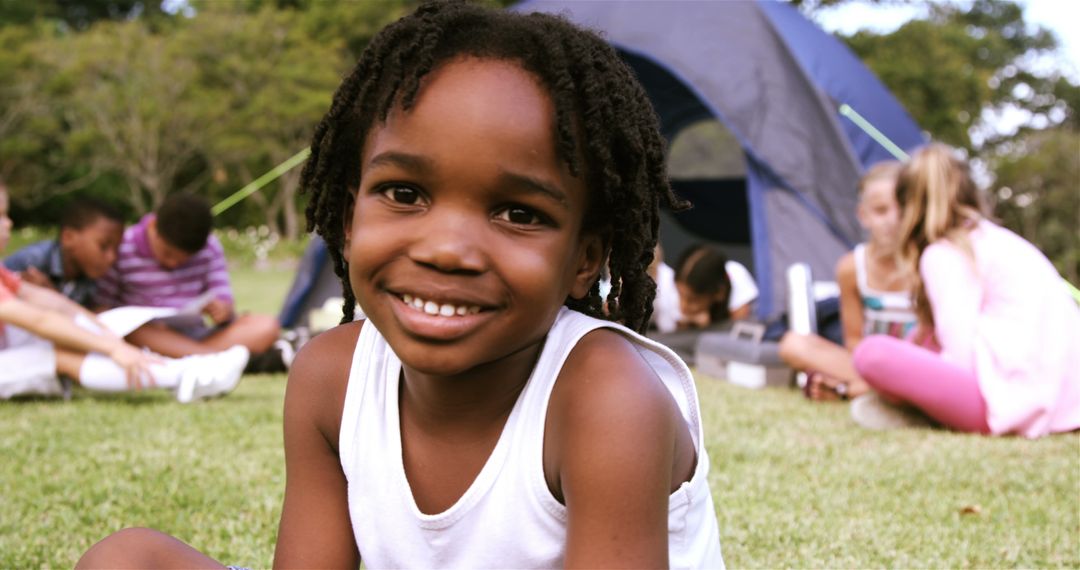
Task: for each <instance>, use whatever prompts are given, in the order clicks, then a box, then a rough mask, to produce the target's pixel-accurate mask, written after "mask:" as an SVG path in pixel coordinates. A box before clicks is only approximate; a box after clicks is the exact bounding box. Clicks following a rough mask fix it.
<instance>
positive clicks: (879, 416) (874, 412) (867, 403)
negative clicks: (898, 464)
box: [851, 392, 935, 430]
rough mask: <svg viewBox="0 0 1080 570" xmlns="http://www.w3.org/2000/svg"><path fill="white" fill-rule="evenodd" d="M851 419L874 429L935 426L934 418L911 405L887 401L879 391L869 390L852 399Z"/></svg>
mask: <svg viewBox="0 0 1080 570" xmlns="http://www.w3.org/2000/svg"><path fill="white" fill-rule="evenodd" d="M851 419H853V420H855V423H857V424H859V425H860V426H862V427H864V428H867V429H873V430H887V429H899V428H926V427H933V426H934V425H935V424H934V422H933V420H931V419H930V418H928V417H926V416H925V415H924V414H923V413H922V412H920V411H919V410H917V409H915V408H913V407H911V406H900V405H896V404H892V403H889V402H886V401H885V399H884V398H882V397H881V396H880V395H878V393H877V392H867V393H866V394H863V395H862V396H859V397H857V398H855V399H854V400H852V401H851Z"/></svg>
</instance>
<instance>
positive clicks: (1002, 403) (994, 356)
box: [851, 143, 1080, 438]
mask: <svg viewBox="0 0 1080 570" xmlns="http://www.w3.org/2000/svg"><path fill="white" fill-rule="evenodd" d="M896 195H897V198H898V200H899V202H900V205H901V209H902V210H903V214H902V216H901V218H900V231H899V232H898V235H899V239H898V244H899V246H898V249H899V251H900V263H901V267H904V268H905V269H906V270H907V271H908V274H909V275H912V276H913V279H914V284H913V285H912V289H913V290H914V295H913V297H914V299H915V303H914V306H915V314H916V315H917V317H918V323H919V325H918V326H919V334H917V335H915V336H916V340H918V341H919V342H918V344H917V343H913V342H906V341H904V340H901V339H897V338H895V337H891V336H888V335H869V336H867V337H866V338H864V339H863V340H862V342H860V343H859V345H858V346H857V347H856V348H855V352H854V353H853V356H852V358H853V360H854V364H855V370H856V371H857V372H858V373H859V376H861V377H862V378H863V379H865V380H866V382H867V384H869V385H870V387H871V388H873V390H874V391H873V392H870V393H867V394H864V395H863V396H860V397H859V398H858V399H856V400H855V401H854V402H853V403H852V409H851V414H852V417H853V418H854V419H855V420H856V422H857V423H859V424H860V425H863V426H866V427H872V428H879V427H880V428H884V427H891V426H895V425H903V422H902V421H900V422H898V421H894V420H897V419H901V418H902V417H903V416H902V415H901V414H903V412H904V406H910V407H913V408H915V409H917V410H919V411H921V412H922V413H924V414H926V415H927V416H929V417H930V418H932V419H933V420H935V421H936V422H938V423H940V424H941V425H943V426H945V427H947V428H950V429H954V430H957V431H963V432H972V433H982V434H993V435H1005V434H1015V435H1020V436H1023V437H1028V438H1036V437H1042V436H1044V435H1048V434H1052V433H1061V432H1068V431H1073V430H1076V429H1078V428H1080V308H1078V307H1077V306H1076V303H1075V302H1073V300H1072V299H1071V298H1070V296H1069V292H1068V289H1067V288H1066V287H1065V285H1064V283H1063V282H1062V279H1061V276H1060V275H1058V272H1057V270H1056V269H1055V268H1054V265H1053V264H1052V263H1050V260H1049V259H1047V258H1046V256H1045V255H1043V253H1042V252H1041V251H1039V250H1038V248H1036V247H1035V246H1034V245H1032V244H1031V243H1029V242H1028V241H1026V240H1024V238H1022V237H1020V236H1018V235H1016V234H1015V233H1013V232H1011V231H1009V230H1007V229H1005V228H1003V227H1001V226H999V225H997V224H995V223H994V222H992V221H990V220H989V219H988V218H987V217H986V215H985V214H984V213H983V204H982V200H981V198H980V195H979V189H978V187H977V186H976V184H975V181H974V180H973V179H972V177H971V171H970V168H969V166H968V163H967V161H965V160H964V159H963V158H960V157H959V156H958V155H957V153H956V151H954V150H953V149H952V148H950V147H948V146H946V145H943V144H940V143H932V144H929V145H927V146H924V147H922V148H920V149H918V150H916V151H915V152H914V153H912V155H911V159H910V160H909V161H908V162H907V163H906V164H905V165H904V168H903V170H901V172H900V176H899V182H898V183H897V190H896ZM926 337H929V339H928V338H926Z"/></svg>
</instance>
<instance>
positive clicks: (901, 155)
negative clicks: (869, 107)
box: [839, 103, 908, 162]
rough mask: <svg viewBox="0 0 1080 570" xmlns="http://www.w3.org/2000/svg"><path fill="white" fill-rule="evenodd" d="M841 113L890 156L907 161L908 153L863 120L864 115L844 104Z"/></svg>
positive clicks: (841, 106)
mask: <svg viewBox="0 0 1080 570" xmlns="http://www.w3.org/2000/svg"><path fill="white" fill-rule="evenodd" d="M839 111H840V114H841V115H843V116H844V117H847V118H848V119H850V120H851V122H852V123H855V126H857V127H859V128H860V129H862V130H863V132H865V133H866V134H867V135H870V138H872V139H874V140H875V141H877V143H878V144H880V145H881V146H882V147H884V148H885V150H887V151H889V154H891V155H893V156H895V157H896V160H899V161H901V162H906V161H907V159H908V153H906V152H904V151H903V150H901V149H900V147H898V146H896V143H894V142H892V141H891V140H889V137H887V136H885V133H882V132H881V131H879V130H877V128H876V127H874V125H871V124H870V121H867V120H866V119H865V118H863V116H862V115H860V114H859V112H858V111H856V110H855V109H852V108H851V105H848V104H847V103H844V104H842V105H840V110H839Z"/></svg>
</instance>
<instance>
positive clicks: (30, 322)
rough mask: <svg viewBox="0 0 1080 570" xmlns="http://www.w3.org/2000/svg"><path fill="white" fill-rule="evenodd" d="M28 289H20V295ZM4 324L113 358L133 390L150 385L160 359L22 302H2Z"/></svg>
mask: <svg viewBox="0 0 1080 570" xmlns="http://www.w3.org/2000/svg"><path fill="white" fill-rule="evenodd" d="M26 287H27V285H26V284H25V283H24V284H23V285H22V286H20V287H19V292H20V294H21V293H22V291H23V289H25V288H26ZM0 322H5V323H11V324H12V325H15V326H17V327H19V328H22V329H26V330H27V331H28V332H30V333H33V334H35V335H37V336H39V337H41V338H43V339H45V340H48V341H50V342H52V343H53V344H55V345H57V346H60V347H63V348H68V349H74V350H76V351H79V352H98V353H101V354H105V355H107V356H109V357H110V358H112V359H113V360H114V361H115V362H116V363H117V364H119V365H120V366H121V367H122V368H124V370H125V371H126V372H127V375H128V383H129V385H131V387H132V388H139V387H141V386H142V385H150V384H152V383H153V378H152V377H151V376H150V375H149V374H148V373H147V372H146V370H147V368H148V367H149V366H150V365H151V364H152V363H154V362H155V361H156V360H157V358H156V357H153V356H151V355H148V354H145V353H143V352H142V351H141V350H139V349H137V348H135V347H134V346H131V345H130V344H128V343H126V342H124V341H123V339H120V338H119V337H116V336H114V335H112V334H95V333H92V332H90V331H88V330H86V329H84V328H82V327H80V326H78V325H76V324H75V322H74V321H73V320H72V319H71V318H70V317H68V316H67V315H64V314H61V313H58V312H56V311H53V310H49V309H47V308H41V307H37V306H35V305H33V304H31V303H28V302H26V301H24V300H22V299H20V298H11V299H7V300H5V301H0Z"/></svg>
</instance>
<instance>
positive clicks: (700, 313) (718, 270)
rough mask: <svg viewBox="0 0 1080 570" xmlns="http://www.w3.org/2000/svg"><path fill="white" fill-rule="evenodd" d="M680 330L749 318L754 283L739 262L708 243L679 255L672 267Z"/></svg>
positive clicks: (755, 286) (753, 296)
mask: <svg viewBox="0 0 1080 570" xmlns="http://www.w3.org/2000/svg"><path fill="white" fill-rule="evenodd" d="M675 287H676V289H677V290H678V291H679V308H680V311H681V312H682V315H683V317H682V320H681V321H680V322H679V327H680V328H691V329H701V328H708V327H710V326H715V325H718V324H721V323H723V322H725V321H728V320H733V321H737V320H742V319H747V318H749V317H750V312H751V310H752V308H753V303H754V301H755V300H756V299H757V297H758V288H757V283H755V282H754V277H753V276H752V275H750V272H749V271H747V269H746V267H744V266H743V265H742V264H741V263H739V262H737V261H731V260H729V259H728V258H727V256H725V255H724V254H723V253H720V251H719V250H717V249H716V248H714V247H712V246H710V245H708V244H699V245H696V246H693V247H691V248H689V249H687V250H686V251H684V252H683V254H682V256H680V257H679V262H678V263H677V264H676V266H675Z"/></svg>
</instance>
